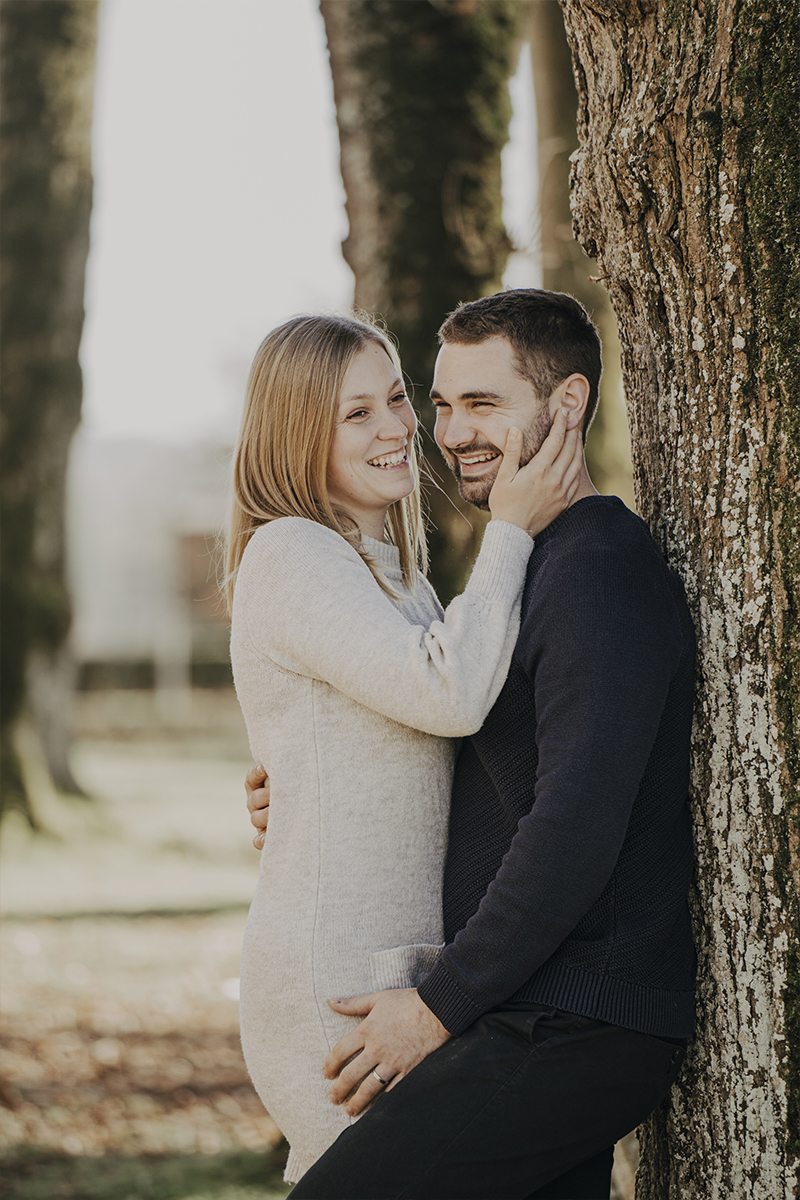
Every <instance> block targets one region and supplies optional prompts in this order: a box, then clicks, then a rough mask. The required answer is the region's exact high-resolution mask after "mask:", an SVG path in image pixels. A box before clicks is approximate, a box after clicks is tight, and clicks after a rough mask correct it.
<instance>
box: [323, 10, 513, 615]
mask: <svg viewBox="0 0 800 1200" xmlns="http://www.w3.org/2000/svg"><path fill="white" fill-rule="evenodd" d="M320 9H321V12H322V16H323V18H324V21H325V29H326V34H327V39H328V50H329V53H330V61H331V72H332V76H333V89H334V100H335V103H336V115H337V121H338V126H339V139H340V147H341V167H342V178H343V181H344V186H345V192H346V196H347V215H348V219H349V225H350V230H349V233H348V236H347V238H346V240H345V242H344V243H343V247H342V249H343V252H344V257H345V260H346V261H347V263H348V264H349V265H350V267H351V268H352V270H353V273H354V275H355V304H356V305H357V306H359V307H361V308H363V309H366V310H367V311H369V312H373V313H379V314H381V315H382V316H383V317H384V318H385V320H386V322H387V325H388V327H389V328H390V329H391V330H392V332H393V333H394V334H395V335H396V336H397V338H398V340H399V343H400V347H401V350H402V356H403V366H404V368H405V370H406V373H407V374H408V376H409V377H410V379H411V380H412V381H413V382H414V383H415V384H416V385H417V386H418V401H420V403H419V404H418V407H419V411H420V415H421V416H422V417H423V420H424V421H425V422H426V423H427V425H428V427H429V428H430V423H431V415H430V406H429V405H427V404H426V403H425V399H424V398H425V397H426V396H427V391H428V388H429V387H430V381H431V378H432V374H433V363H434V360H435V357H436V351H437V346H436V340H435V331H436V329H437V328H438V326H439V324H440V323H441V321H442V319H443V317H444V315H445V313H447V312H449V311H451V310H452V309H453V308H455V306H456V305H457V304H458V302H459V301H461V300H474V299H477V298H478V297H479V296H482V295H485V294H487V293H490V292H492V291H496V290H497V289H498V288H499V287H500V283H501V279H502V275H503V270H504V268H505V264H506V260H507V257H508V252H509V248H510V245H509V240H508V237H507V235H506V232H505V229H504V227H503V221H502V195H501V179H500V153H501V150H502V148H503V146H504V145H505V143H506V141H507V140H508V123H509V118H510V103H509V97H508V78H509V75H510V73H511V70H512V67H513V65H514V61H515V58H516V52H517V24H518V18H519V15H520V6H519V4H518V3H515V0H480V3H478V2H477V0H407V2H406V3H402V4H398V3H396V2H394V0H321V2H320ZM428 446H429V447H430V448H431V450H432V456H431V460H430V469H431V471H432V473H433V474H434V475H435V476H437V477H438V478H439V479H440V480H441V482H442V485H443V487H444V488H445V489H446V491H447V496H445V495H443V494H442V493H440V492H436V491H435V490H433V489H431V490H430V492H429V497H430V507H431V513H432V518H433V524H434V529H433V530H432V531H431V537H430V542H431V551H432V554H431V558H432V563H433V569H432V572H431V574H432V577H433V579H434V582H435V585H436V587H437V590H438V591H439V593H440V595H441V596H442V598H443V600H445V601H446V600H447V599H449V597H450V596H452V595H453V594H455V592H456V591H457V590H458V589H459V586H460V585H461V583H462V581H463V574H464V571H465V569H466V567H467V565H468V562H469V556H470V552H471V550H472V549H473V547H474V534H473V529H472V526H473V525H474V524H475V523H476V522H475V517H474V513H470V522H471V524H470V523H468V522H467V521H466V520H464V519H463V518H461V517H459V516H458V515H457V509H458V510H460V511H467V509H466V506H463V505H462V504H461V503H460V502H459V501H458V499H457V495H456V492H455V488H454V486H453V485H452V483H451V481H450V478H449V475H448V473H447V472H446V470H444V468H442V467H441V465H440V460H439V458H438V452H437V451H436V450H435V449H433V446H432V442H431V441H430V440H428Z"/></svg>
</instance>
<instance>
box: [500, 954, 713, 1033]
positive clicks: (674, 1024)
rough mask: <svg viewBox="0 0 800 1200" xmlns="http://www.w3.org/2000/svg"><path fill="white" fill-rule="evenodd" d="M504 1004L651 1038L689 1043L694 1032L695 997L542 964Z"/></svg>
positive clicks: (559, 966) (569, 968) (629, 981)
mask: <svg viewBox="0 0 800 1200" xmlns="http://www.w3.org/2000/svg"><path fill="white" fill-rule="evenodd" d="M508 999H509V1000H510V1001H519V1000H529V1001H531V1002H532V1003H534V1004H552V1005H553V1007H554V1008H560V1009H563V1010H564V1011H565V1012H571V1013H575V1014H576V1015H577V1016H580V1017H593V1018H594V1019H595V1020H598V1021H607V1022H608V1023H609V1024H610V1025H620V1026H621V1027H622V1028H623V1029H632V1030H633V1031H634V1032H635V1033H646V1034H650V1036H651V1037H664V1038H688V1037H691V1036H692V1032H693V1029H694V993H693V992H679V991H672V990H668V989H666V988H653V987H648V986H647V985H646V984H642V983H633V982H632V981H631V980H628V979H615V978H613V977H612V976H610V975H593V974H591V972H589V971H582V970H580V969H579V968H576V967H568V966H565V965H562V964H559V963H553V964H548V963H545V964H544V966H543V967H541V968H540V970H538V971H537V972H536V974H535V975H532V976H531V978H530V979H529V980H528V981H527V983H524V984H523V985H522V987H521V988H519V989H518V990H517V991H516V992H514V994H513V996H509V997H508Z"/></svg>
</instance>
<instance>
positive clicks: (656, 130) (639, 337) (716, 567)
mask: <svg viewBox="0 0 800 1200" xmlns="http://www.w3.org/2000/svg"><path fill="white" fill-rule="evenodd" d="M563 8H564V12H565V20H566V25H567V30H568V33H569V36H570V39H571V43H572V48H573V52H574V57H575V72H576V80H577V84H578V91H579V95H580V115H579V130H580V138H581V148H580V151H579V152H578V155H577V156H576V159H575V163H574V196H573V212H574V215H575V224H576V230H577V234H578V237H579V238H580V240H581V241H582V243H583V246H584V248H585V249H586V252H587V253H588V254H590V255H592V256H593V257H595V258H596V259H597V260H598V262H599V263H600V268H601V272H602V274H603V275H604V278H605V284H606V286H607V288H608V291H609V294H610V296H611V299H612V302H613V305H614V308H615V310H616V314H617V321H618V325H619V330H620V338H621V343H622V362H623V374H624V379H625V386H626V392H627V400H628V407H629V415H630V421H631V427H632V433H633V449H634V454H633V457H634V473H635V484H636V495H637V501H638V506H639V511H640V512H641V513H642V515H643V516H644V518H645V519H646V520H647V522H648V523H649V525H650V528H651V529H652V531H653V533H654V535H655V537H656V539H657V540H658V542H659V544H660V545H661V546H662V548H663V550H664V553H665V555H666V557H667V558H668V560H669V561H670V562H671V563H672V564H673V565H674V566H675V567H676V569H677V570H678V571H679V573H680V574H681V575H682V577H683V578H684V580H685V581H686V585H687V591H688V595H689V598H690V603H691V605H692V608H693V611H694V614H695V618H696V624H697V629H698V635H699V694H698V704H697V719H696V732H695V746H694V750H695V754H694V771H693V808H694V817H695V828H696V846H697V860H698V869H697V882H696V893H695V909H696V928H697V935H698V943H699V954H700V976H699V987H698V1001H699V1020H698V1030H697V1036H696V1038H695V1041H694V1044H693V1048H692V1050H691V1053H690V1057H689V1059H688V1061H687V1065H686V1067H685V1069H684V1072H683V1074H682V1077H681V1079H680V1080H679V1083H678V1085H677V1087H676V1088H675V1089H674V1091H673V1094H672V1097H671V1099H670V1101H669V1102H668V1103H666V1104H665V1105H664V1106H663V1107H662V1109H661V1110H660V1111H659V1112H658V1113H657V1114H656V1116H655V1117H654V1118H653V1119H651V1121H650V1122H649V1123H648V1125H647V1126H646V1127H645V1129H644V1131H643V1137H642V1142H643V1160H642V1166H641V1168H640V1172H639V1179H638V1185H637V1196H639V1197H647V1198H648V1200H653V1198H655V1197H658V1198H663V1197H675V1198H677V1197H681V1198H685V1197H698V1198H702V1200H715V1198H719V1200H740V1198H744V1197H747V1198H748V1200H750V1198H754V1200H778V1198H779V1197H789V1196H790V1195H793V1194H794V1193H793V1183H794V1167H795V1164H796V1161H797V1153H798V1143H797V1138H798V1130H800V1120H799V1119H798V1104H797V1096H798V1073H797V1066H798V1045H797V1038H798V1023H799V1022H800V1018H799V1017H798V978H799V974H800V972H798V957H797V933H796V930H797V925H796V922H797V903H798V901H797V892H798V888H797V884H798V827H797V815H798V809H797V800H798V791H797V780H798V753H799V751H798V726H799V725H800V698H799V697H798V659H799V658H800V586H799V580H798V559H799V558H800V512H799V511H798V510H799V509H800V486H799V485H798V479H800V409H799V408H798V406H797V400H796V395H793V391H794V388H795V387H796V378H797V365H798V364H797V355H798V350H797V347H798V338H797V333H798V322H797V318H798V309H800V303H799V301H798V288H797V261H798V244H797V239H798V232H797V223H796V216H797V211H798V204H797V201H798V177H797V140H796V139H797V127H798V121H797V117H798V100H797V91H796V85H795V80H794V78H793V74H794V72H793V68H794V65H795V60H796V45H795V30H796V27H797V14H796V10H795V6H794V3H791V2H790V0H774V2H773V3H772V4H769V5H767V4H763V3H761V0H759V2H758V3H756V2H755V0H671V2H670V3H668V4H667V3H663V4H657V3H655V0H639V2H637V0H592V3H591V4H585V3H580V2H579V0H563Z"/></svg>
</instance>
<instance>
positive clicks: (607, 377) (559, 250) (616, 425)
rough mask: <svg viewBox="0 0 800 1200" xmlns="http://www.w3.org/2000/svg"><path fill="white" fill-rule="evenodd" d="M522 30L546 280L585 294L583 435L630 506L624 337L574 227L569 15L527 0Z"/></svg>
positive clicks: (592, 460) (607, 483) (603, 484)
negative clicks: (587, 378) (588, 383)
mask: <svg viewBox="0 0 800 1200" xmlns="http://www.w3.org/2000/svg"><path fill="white" fill-rule="evenodd" d="M524 7H525V10H526V19H525V24H524V26H523V36H524V37H525V39H526V41H527V43H528V49H529V51H530V56H531V66H532V69H533V85H534V92H535V95H536V158H537V167H538V176H539V218H540V241H541V261H542V286H543V287H545V288H548V289H549V290H550V291H554V292H569V294H570V295H571V296H574V297H575V298H576V299H577V300H580V302H581V304H583V305H584V307H585V308H586V310H587V311H588V312H589V313H590V314H591V316H592V319H593V320H594V322H595V324H596V325H597V326H598V328H599V330H600V335H601V337H602V340H603V377H602V380H601V383H600V405H599V406H598V409H597V415H596V416H595V419H594V421H593V422H592V427H591V430H590V431H589V436H588V438H587V439H586V461H587V464H588V466H589V471H590V474H591V476H592V479H593V480H594V482H595V484H596V485H597V487H598V489H599V490H600V491H601V492H605V493H613V494H614V495H617V496H621V497H622V499H623V500H624V501H625V502H626V504H629V505H631V506H632V505H633V503H634V499H633V474H632V469H631V460H630V436H629V434H628V424H627V420H626V416H625V406H624V397H623V393H622V380H621V378H620V365H619V339H618V337H617V324H616V320H615V318H614V310H613V309H612V307H611V302H610V301H609V298H608V293H607V292H606V291H605V289H604V288H603V287H602V285H601V284H600V283H599V282H598V281H597V279H596V275H597V267H596V265H595V264H594V263H593V262H592V261H591V260H590V259H588V258H587V257H586V255H585V254H584V252H583V250H582V249H581V247H580V245H579V244H578V242H576V241H575V238H574V237H573V233H572V215H571V213H570V207H569V160H570V155H571V154H572V153H573V151H575V150H577V149H578V125H577V117H578V93H577V91H576V89H575V80H574V79H573V76H572V54H571V53H570V48H569V44H568V43H567V35H566V32H565V30H564V18H563V16H562V14H561V8H560V7H559V5H558V4H554V3H552V0H532V2H531V3H529V4H526V5H525V6H524Z"/></svg>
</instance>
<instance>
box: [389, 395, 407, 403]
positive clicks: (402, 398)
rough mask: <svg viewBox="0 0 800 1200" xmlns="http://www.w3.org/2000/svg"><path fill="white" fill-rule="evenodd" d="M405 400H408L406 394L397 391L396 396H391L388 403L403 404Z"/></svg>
mask: <svg viewBox="0 0 800 1200" xmlns="http://www.w3.org/2000/svg"><path fill="white" fill-rule="evenodd" d="M406 400H408V396H407V395H406V394H405V392H398V393H397V395H396V396H392V398H391V400H390V401H389V403H390V404H405V402H406Z"/></svg>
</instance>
